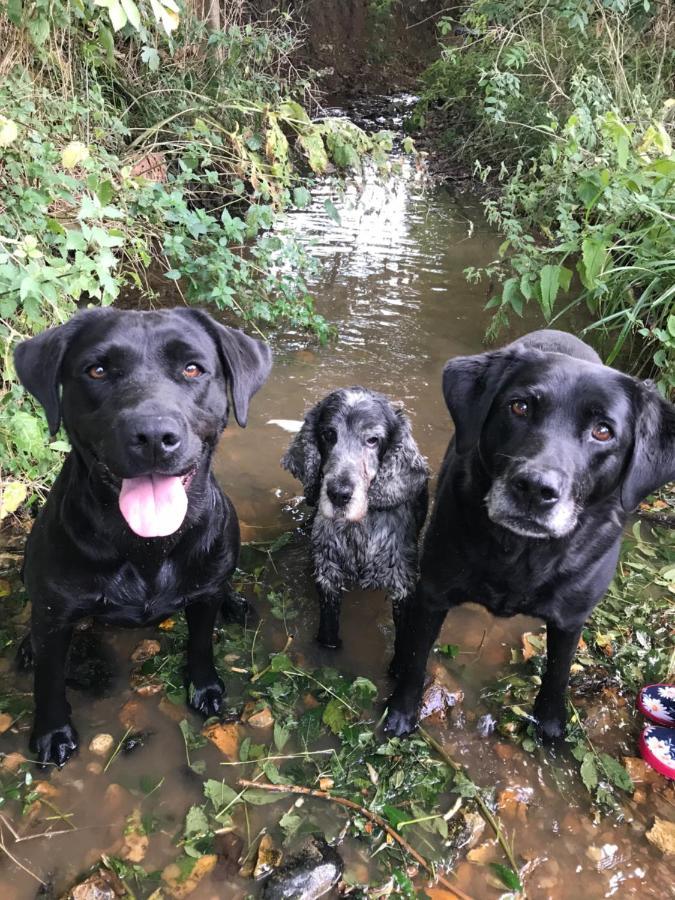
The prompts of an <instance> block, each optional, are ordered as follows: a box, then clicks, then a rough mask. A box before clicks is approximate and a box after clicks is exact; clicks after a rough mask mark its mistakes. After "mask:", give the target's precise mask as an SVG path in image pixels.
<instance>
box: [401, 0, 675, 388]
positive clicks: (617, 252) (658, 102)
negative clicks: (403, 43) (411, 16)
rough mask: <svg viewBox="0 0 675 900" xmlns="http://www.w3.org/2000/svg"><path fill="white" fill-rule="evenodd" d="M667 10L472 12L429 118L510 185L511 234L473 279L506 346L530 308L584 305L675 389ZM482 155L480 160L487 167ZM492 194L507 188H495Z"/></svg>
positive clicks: (507, 5)
mask: <svg viewBox="0 0 675 900" xmlns="http://www.w3.org/2000/svg"><path fill="white" fill-rule="evenodd" d="M669 16H670V13H669V10H668V4H649V3H647V4H643V3H642V2H639V3H638V2H633V0H628V2H624V3H621V4H617V3H615V2H611V0H596V2H591V0H554V2H552V3H548V4H546V6H545V7H543V8H542V6H541V4H539V3H537V2H534V0H503V2H494V0H473V2H471V3H470V4H469V5H468V8H467V9H466V10H465V12H464V13H463V15H462V18H461V23H460V31H462V32H463V37H462V38H461V40H459V41H458V40H457V38H456V36H455V34H454V31H455V24H454V23H453V22H452V20H450V19H445V20H442V21H441V25H440V34H441V40H442V53H441V58H440V59H439V60H438V61H437V62H436V63H434V64H433V65H432V66H431V67H430V68H429V69H428V70H427V72H426V73H425V76H424V91H423V95H422V100H421V103H420V105H419V107H418V109H417V112H416V118H417V122H418V123H419V124H424V123H425V122H426V121H427V120H429V119H430V118H431V119H432V120H434V121H435V122H436V123H438V122H439V120H440V123H441V124H442V127H443V143H444V145H445V146H446V148H448V150H449V152H451V154H452V155H453V156H455V158H458V159H460V160H461V161H462V162H463V163H464V164H465V165H474V163H475V171H476V172H477V174H478V175H479V176H480V177H481V178H482V179H483V180H488V179H490V180H491V183H492V184H493V185H495V186H496V187H497V188H498V192H497V196H496V197H495V196H491V197H489V198H488V199H487V200H486V202H485V208H486V212H487V216H488V219H489V220H490V221H491V222H492V223H493V224H495V225H496V226H497V227H498V228H499V230H500V231H501V232H502V233H503V234H504V237H505V241H504V243H503V244H502V247H501V249H500V257H499V259H498V260H497V261H496V262H494V263H493V264H491V265H490V266H487V267H485V268H483V269H481V270H476V269H469V270H467V276H468V277H469V278H470V279H472V280H476V279H478V278H480V277H488V278H490V279H491V280H492V281H493V282H495V281H496V282H498V283H500V285H501V287H500V290H499V292H498V293H497V294H496V295H495V296H494V297H493V298H492V299H491V300H490V301H489V303H488V308H491V309H493V310H495V317H494V320H493V323H492V327H491V334H492V335H493V336H494V335H495V334H496V333H497V331H498V330H499V329H500V328H501V327H502V326H503V325H505V324H507V323H508V321H509V318H510V317H511V316H512V315H514V314H515V315H516V316H520V315H522V312H523V308H524V306H525V305H526V304H527V303H531V302H534V303H536V304H537V305H538V306H539V308H540V309H541V311H542V313H543V316H544V318H545V320H546V322H547V323H551V324H553V323H555V322H556V320H557V319H558V317H559V316H561V315H564V314H567V315H569V313H570V310H571V309H573V308H579V309H580V311H581V320H582V322H583V324H586V323H587V322H589V321H590V324H589V325H588V326H587V328H586V331H590V330H591V329H595V330H598V331H599V332H600V336H601V337H602V338H603V339H605V338H608V339H609V340H605V341H604V342H605V344H606V345H607V346H608V348H609V349H608V352H607V354H606V359H607V362H608V363H610V364H611V363H613V362H614V361H615V360H616V359H617V358H619V355H621V361H622V363H623V364H624V365H627V366H628V367H629V368H630V369H631V370H632V371H633V372H635V373H636V374H639V375H649V376H650V377H655V378H656V379H657V381H658V382H659V385H660V386H661V388H662V390H663V391H664V392H665V393H668V392H671V391H673V389H675V318H673V315H674V311H675V253H674V251H673V248H674V247H675V226H674V219H673V209H674V206H673V202H674V201H673V187H674V185H675V155H674V154H673V147H672V132H673V120H674V117H673V109H674V106H675V101H674V100H673V99H672V98H670V97H668V94H667V93H666V91H667V90H668V87H669V85H671V84H672V80H673V75H674V74H675V64H674V62H673V60H674V57H673V53H672V37H671V36H670V35H671V33H672V23H671V22H670V18H669ZM476 158H479V159H480V160H481V162H475V160H476ZM493 193H494V192H493Z"/></svg>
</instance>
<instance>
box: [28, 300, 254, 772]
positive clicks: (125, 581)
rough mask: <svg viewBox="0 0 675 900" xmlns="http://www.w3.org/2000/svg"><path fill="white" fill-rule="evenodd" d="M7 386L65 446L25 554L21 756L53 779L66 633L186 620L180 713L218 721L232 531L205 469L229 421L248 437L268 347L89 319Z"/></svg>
mask: <svg viewBox="0 0 675 900" xmlns="http://www.w3.org/2000/svg"><path fill="white" fill-rule="evenodd" d="M15 365H16V371H17V374H18V376H19V378H20V380H21V382H22V383H23V385H24V386H25V387H26V389H27V390H28V391H30V393H31V394H33V395H34V396H35V397H36V398H37V399H38V400H39V401H40V403H41V404H42V405H43V407H44V409H45V412H46V414H47V421H48V424H49V428H50V431H51V433H52V434H55V433H56V432H57V431H58V428H59V424H60V421H61V419H63V423H64V426H65V429H66V431H67V433H68V437H69V438H70V442H71V444H72V451H71V453H70V454H69V455H68V457H67V459H66V461H65V463H64V465H63V468H62V470H61V472H60V474H59V476H58V478H57V480H56V482H55V484H54V487H53V488H52V491H51V493H50V494H49V497H48V500H47V503H46V505H45V507H44V508H43V509H42V510H41V512H40V514H39V516H38V518H37V520H36V522H35V525H34V526H33V530H32V531H31V534H30V536H29V538H28V542H27V545H26V556H25V565H24V581H25V584H26V589H27V592H28V596H29V597H30V599H31V601H32V620H31V643H32V656H33V664H34V668H35V720H34V726H33V732H32V736H31V749H32V750H33V751H34V752H35V753H37V756H38V760H39V761H40V762H41V763H55V764H56V765H59V766H61V765H63V763H64V762H65V761H66V760H67V759H68V757H69V756H70V755H71V753H72V752H73V751H74V750H75V749H76V747H77V743H78V738H77V732H76V731H75V729H74V727H73V725H72V723H71V721H70V707H69V704H68V702H67V700H66V692H65V667H66V657H67V654H68V646H69V643H70V638H71V633H72V630H73V626H74V624H75V623H76V622H77V621H78V620H79V619H82V618H83V617H85V616H94V617H96V618H98V619H102V620H104V621H106V622H111V623H114V624H116V625H130V626H138V625H147V624H151V623H153V622H158V621H160V620H161V619H164V618H166V617H167V616H169V615H170V614H172V613H174V612H176V611H177V610H181V609H185V613H186V617H187V622H188V629H189V638H188V648H187V674H188V681H189V702H190V705H191V706H192V707H193V708H194V709H195V710H197V711H198V712H200V713H202V714H203V715H204V716H212V715H216V714H217V713H218V712H219V710H220V708H221V706H222V703H223V692H224V686H223V683H222V682H221V680H220V679H219V678H218V675H217V674H216V670H215V667H214V664H213V649H212V632H213V626H214V622H215V618H216V615H217V612H218V609H219V607H220V606H221V604H222V603H223V602H224V600H225V601H226V600H227V599H228V598H230V600H231V601H232V603H234V602H235V601H234V598H233V596H232V592H231V588H230V587H229V584H228V579H229V578H230V576H231V574H232V572H233V570H234V568H235V566H236V563H237V557H238V553H239V525H238V522H237V515H236V513H235V510H234V507H233V506H232V503H231V502H230V500H229V499H228V498H227V497H226V496H225V495H224V494H223V492H222V491H221V489H220V488H219V487H218V484H217V483H216V480H215V478H214V476H213V475H212V473H211V470H210V462H211V456H212V454H213V451H214V448H215V446H216V443H217V441H218V437H219V436H220V434H221V432H222V430H223V429H224V428H225V426H226V424H227V419H228V412H229V404H228V390H229V392H230V394H231V397H232V405H233V408H234V415H235V418H236V420H237V422H238V423H239V425H241V426H242V427H244V426H245V425H246V420H247V416H248V406H249V401H250V399H251V397H252V396H253V394H254V393H255V392H256V391H257V390H258V389H259V388H260V387H261V385H262V384H263V382H264V381H265V379H266V378H267V376H268V374H269V372H270V368H271V353H270V350H269V348H268V347H267V345H266V344H264V343H262V342H261V341H257V340H253V339H252V338H249V337H247V336H246V335H245V334H243V333H242V332H240V331H237V330H235V329H232V328H226V327H225V326H223V325H219V324H217V323H216V322H215V321H214V320H213V319H212V318H211V317H210V316H209V315H207V314H206V313H204V312H201V311H200V310H196V309H173V310H164V311H160V312H125V311H120V310H114V309H93V310H87V311H84V312H81V313H78V314H77V315H75V316H74V317H73V318H72V319H71V320H70V321H69V322H67V323H66V324H65V325H61V326H60V327H57V328H51V329H49V330H48V331H45V332H44V333H43V334H40V335H39V336H38V337H35V338H32V339H31V340H28V341H25V342H23V343H21V344H19V345H18V347H17V348H16V353H15Z"/></svg>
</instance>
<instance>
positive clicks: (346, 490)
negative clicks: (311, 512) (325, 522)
mask: <svg viewBox="0 0 675 900" xmlns="http://www.w3.org/2000/svg"><path fill="white" fill-rule="evenodd" d="M326 493H327V494H328V499H329V500H330V502H331V503H332V504H333V506H336V507H337V508H338V509H342V508H343V507H345V506H346V505H347V504H348V503H349V501H350V500H351V499H352V494H353V493H354V490H353V488H351V487H349V485H346V484H340V483H339V482H338V483H337V484H336V483H335V482H331V483H330V484H327V485H326Z"/></svg>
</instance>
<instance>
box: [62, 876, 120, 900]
mask: <svg viewBox="0 0 675 900" xmlns="http://www.w3.org/2000/svg"><path fill="white" fill-rule="evenodd" d="M66 896H67V898H68V900H117V898H118V897H126V896H127V891H126V889H125V887H124V885H123V884H122V882H121V881H120V879H119V878H118V877H117V875H115V873H114V872H111V871H110V870H109V869H99V870H98V872H94V874H93V875H90V876H89V878H87V880H86V881H82V882H80V884H77V885H75V887H73V888H71V889H70V890H69V891H68V893H67V895H66Z"/></svg>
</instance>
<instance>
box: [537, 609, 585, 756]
mask: <svg viewBox="0 0 675 900" xmlns="http://www.w3.org/2000/svg"><path fill="white" fill-rule="evenodd" d="M580 635H581V628H576V629H575V630H574V631H563V630H562V629H561V628H558V627H557V626H556V625H553V624H551V623H550V622H549V623H548V625H547V626H546V672H545V674H544V677H543V678H542V682H541V688H540V689H539V693H538V694H537V699H536V700H535V702H534V715H535V717H536V718H537V720H538V728H539V732H540V734H541V736H542V738H543V740H545V741H555V740H557V739H558V738H561V737H563V735H564V734H565V725H566V722H567V711H566V709H565V693H566V691H567V684H568V682H569V678H570V666H571V665H572V659H573V657H574V653H575V651H576V649H577V646H578V644H579V636H580Z"/></svg>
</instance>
